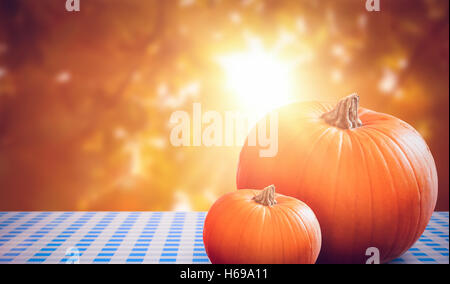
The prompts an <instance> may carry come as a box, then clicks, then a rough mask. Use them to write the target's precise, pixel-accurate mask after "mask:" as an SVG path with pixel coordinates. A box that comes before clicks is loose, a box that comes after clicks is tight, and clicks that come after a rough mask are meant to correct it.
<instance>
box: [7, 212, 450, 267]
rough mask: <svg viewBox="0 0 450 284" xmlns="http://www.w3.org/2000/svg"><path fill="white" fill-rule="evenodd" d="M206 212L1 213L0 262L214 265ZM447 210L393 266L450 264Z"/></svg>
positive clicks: (434, 215)
mask: <svg viewBox="0 0 450 284" xmlns="http://www.w3.org/2000/svg"><path fill="white" fill-rule="evenodd" d="M205 216H206V212H53V211H52V212H0V264H4V263H210V261H209V259H208V257H207V255H206V252H205V248H204V245H203V239H202V232H203V222H204V219H205ZM448 224H449V215H448V212H435V213H434V214H433V217H432V218H431V220H430V223H429V225H428V227H427V229H426V231H425V232H424V234H423V235H422V237H421V238H420V239H419V241H418V242H417V243H416V244H415V245H414V246H413V247H412V248H411V249H410V250H409V251H408V252H407V253H405V254H404V255H403V256H401V257H400V258H398V259H395V260H394V261H392V263H447V264H448V263H449V255H448V250H449V237H448Z"/></svg>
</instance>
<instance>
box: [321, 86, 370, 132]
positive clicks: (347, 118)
mask: <svg viewBox="0 0 450 284" xmlns="http://www.w3.org/2000/svg"><path fill="white" fill-rule="evenodd" d="M358 106H359V96H358V95H357V94H351V95H350V96H347V97H345V98H343V99H341V100H340V101H339V102H338V104H337V105H336V107H335V108H334V109H333V110H332V111H330V112H327V113H324V114H323V115H322V116H321V118H323V119H324V120H325V122H327V123H328V124H330V125H332V126H336V127H339V128H342V129H353V128H357V127H360V126H362V122H361V120H360V119H359V117H358Z"/></svg>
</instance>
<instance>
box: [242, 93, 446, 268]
mask: <svg viewBox="0 0 450 284" xmlns="http://www.w3.org/2000/svg"><path fill="white" fill-rule="evenodd" d="M277 112H278V117H279V124H278V154H277V155H276V156H275V157H272V158H261V157H259V150H260V149H259V147H249V146H244V147H243V148H242V151H241V154H240V159H239V167H238V172H237V187H238V188H254V187H256V188H257V187H259V186H261V185H263V184H265V183H267V182H268V181H270V182H271V183H274V184H275V185H276V186H277V191H278V192H280V193H282V194H285V195H289V196H293V197H296V198H298V199H300V200H302V201H304V202H306V203H307V204H308V206H310V207H311V209H312V210H313V211H314V213H315V214H316V216H317V218H318V220H319V222H320V226H321V229H322V237H323V242H322V250H321V253H320V256H319V259H318V262H321V263H364V262H365V261H366V260H367V258H368V256H366V251H367V249H368V248H369V247H376V248H378V249H379V252H380V261H381V262H388V261H390V260H392V259H394V258H396V257H398V256H400V255H401V254H403V253H404V252H405V251H406V250H408V249H409V248H410V247H411V246H412V245H413V244H414V243H415V242H416V241H417V239H418V238H419V237H420V236H421V234H422V233H423V231H424V230H425V227H426V225H427V223H428V221H429V220H430V217H431V214H432V213H433V211H434V207H435V204H436V198H437V191H438V184H437V173H436V166H435V163H434V160H433V157H432V155H431V152H430V150H429V149H428V146H427V145H426V143H425V141H424V140H423V139H422V137H421V136H420V134H419V133H418V132H417V131H416V130H414V128H413V127H411V126H410V125H408V124H407V123H406V122H404V121H402V120H400V119H398V118H395V117H393V116H390V115H387V114H383V113H378V112H375V111H371V110H368V109H364V108H359V96H358V95H356V94H353V95H350V96H348V97H345V98H343V99H342V100H341V101H340V102H339V103H338V104H337V105H336V106H335V107H334V106H333V105H331V104H325V103H318V102H308V103H295V104H292V105H289V106H285V107H282V108H280V109H279V110H277Z"/></svg>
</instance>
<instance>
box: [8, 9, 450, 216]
mask: <svg viewBox="0 0 450 284" xmlns="http://www.w3.org/2000/svg"><path fill="white" fill-rule="evenodd" d="M364 2H365V1H363V0H339V1H336V0H302V1H300V0H295V1H294V0H293V1H288V0H242V1H237V0H197V1H195V0H179V1H175V0H164V1H162V0H161V1H158V0H145V1H144V0H81V12H78V13H68V12H66V11H65V9H64V7H65V0H39V1H34V0H1V1H0V210H207V209H208V208H209V206H210V205H211V203H212V202H213V201H214V200H215V199H216V198H217V197H218V196H220V195H221V194H223V193H224V192H227V191H230V190H233V189H234V188H235V171H236V163H237V158H238V153H239V148H238V147H233V148H225V147H224V148H206V147H194V148H174V147H172V146H170V144H169V143H168V137H169V132H170V128H169V127H168V121H169V117H170V115H171V113H172V112H173V111H174V110H180V109H181V110H182V109H185V110H187V111H191V108H192V103H193V102H201V103H202V106H203V107H204V108H205V109H213V110H232V109H239V108H240V107H241V104H240V102H239V98H236V96H234V95H233V94H231V93H230V92H229V91H227V89H226V88H225V87H224V85H225V74H224V72H223V70H222V69H221V67H220V66H219V65H218V64H217V62H215V60H214V57H215V56H217V55H220V54H223V53H228V52H233V51H235V50H240V49H245V46H246V37H247V36H248V35H249V34H251V35H253V36H256V37H258V38H259V39H261V40H262V41H263V43H264V45H265V46H267V47H271V46H274V45H278V46H281V48H282V51H283V54H284V56H286V57H287V58H289V57H292V58H294V57H295V58H297V59H298V58H304V59H305V60H302V61H301V63H300V64H298V65H297V66H296V68H295V70H293V72H294V76H295V77H296V78H297V80H295V84H294V86H293V90H294V94H295V97H296V99H299V100H310V99H315V100H336V99H337V98H339V97H342V96H344V95H346V94H348V93H352V92H354V91H357V92H358V93H359V94H360V96H361V102H362V105H363V106H365V107H367V108H371V109H374V110H377V111H381V112H386V113H390V114H392V115H395V116H397V117H399V118H401V119H403V120H405V121H407V122H409V123H410V124H412V125H413V126H414V127H415V128H416V129H418V130H419V131H420V132H421V134H422V135H423V136H424V138H425V139H426V141H427V142H428V144H429V146H430V148H431V150H432V152H433V154H434V157H435V160H436V164H437V167H438V171H439V190H440V192H439V201H438V209H440V210H448V198H449V197H448V189H449V183H448V182H449V176H448V172H449V160H448V157H449V153H448V149H449V131H448V129H449V104H448V103H449V102H448V98H449V81H448V76H449V64H448V63H449V40H448V34H449V28H448V27H449V14H448V4H449V2H448V1H447V0H395V1H394V0H381V9H382V11H381V12H379V13H368V12H367V11H366V10H365V3H364ZM274 95H276V94H274Z"/></svg>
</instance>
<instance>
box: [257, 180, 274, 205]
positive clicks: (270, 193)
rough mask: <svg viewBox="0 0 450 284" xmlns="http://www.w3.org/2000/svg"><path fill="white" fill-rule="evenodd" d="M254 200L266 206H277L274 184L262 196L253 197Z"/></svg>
mask: <svg viewBox="0 0 450 284" xmlns="http://www.w3.org/2000/svg"><path fill="white" fill-rule="evenodd" d="M253 200H255V201H256V202H258V203H259V204H262V205H264V206H272V205H275V204H277V201H276V200H275V186H274V185H273V184H272V185H269V186H268V187H266V188H264V189H263V190H262V191H261V193H260V194H258V195H255V196H254V197H253Z"/></svg>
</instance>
